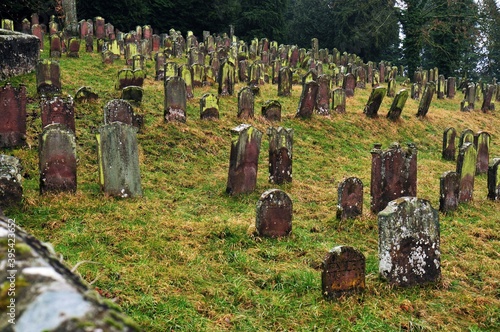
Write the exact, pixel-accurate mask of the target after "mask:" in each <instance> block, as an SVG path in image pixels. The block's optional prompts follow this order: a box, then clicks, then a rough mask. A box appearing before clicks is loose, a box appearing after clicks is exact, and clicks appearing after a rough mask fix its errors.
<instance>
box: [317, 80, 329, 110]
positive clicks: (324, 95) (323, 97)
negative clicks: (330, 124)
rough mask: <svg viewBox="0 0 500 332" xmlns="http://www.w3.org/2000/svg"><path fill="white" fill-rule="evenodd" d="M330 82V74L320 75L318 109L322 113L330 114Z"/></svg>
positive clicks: (318, 81)
mask: <svg viewBox="0 0 500 332" xmlns="http://www.w3.org/2000/svg"><path fill="white" fill-rule="evenodd" d="M330 82H331V77H330V76H328V75H320V76H318V79H317V83H318V94H317V96H316V110H317V113H318V114H320V115H329V114H330V94H331V91H330Z"/></svg>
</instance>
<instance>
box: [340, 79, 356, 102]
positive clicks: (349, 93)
mask: <svg viewBox="0 0 500 332" xmlns="http://www.w3.org/2000/svg"><path fill="white" fill-rule="evenodd" d="M342 88H343V89H344V91H345V95H346V97H348V98H350V97H354V89H355V88H356V78H355V77H354V75H353V74H351V73H349V74H347V75H345V76H344V82H343V84H342Z"/></svg>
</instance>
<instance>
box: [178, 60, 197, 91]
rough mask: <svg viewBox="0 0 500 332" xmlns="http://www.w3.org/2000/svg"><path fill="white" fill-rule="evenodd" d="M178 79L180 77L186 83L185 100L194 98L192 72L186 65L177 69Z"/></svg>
mask: <svg viewBox="0 0 500 332" xmlns="http://www.w3.org/2000/svg"><path fill="white" fill-rule="evenodd" d="M178 76H179V77H182V79H183V80H184V82H185V83H186V98H187V99H191V98H193V97H194V94H193V72H192V71H191V68H190V67H189V66H188V65H182V66H180V67H179V75H178Z"/></svg>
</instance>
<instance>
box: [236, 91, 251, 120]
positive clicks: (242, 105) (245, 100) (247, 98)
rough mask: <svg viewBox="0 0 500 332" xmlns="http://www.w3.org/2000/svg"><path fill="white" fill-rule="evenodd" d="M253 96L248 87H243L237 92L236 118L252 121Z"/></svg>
mask: <svg viewBox="0 0 500 332" xmlns="http://www.w3.org/2000/svg"><path fill="white" fill-rule="evenodd" d="M253 117H254V95H253V92H252V89H251V88H250V87H244V88H242V89H241V90H240V92H238V118H240V119H253Z"/></svg>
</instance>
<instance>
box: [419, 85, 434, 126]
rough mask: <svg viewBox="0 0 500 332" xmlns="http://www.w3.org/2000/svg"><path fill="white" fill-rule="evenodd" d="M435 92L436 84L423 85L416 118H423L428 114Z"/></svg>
mask: <svg viewBox="0 0 500 332" xmlns="http://www.w3.org/2000/svg"><path fill="white" fill-rule="evenodd" d="M435 92H436V83H434V82H427V84H426V85H425V89H424V93H423V94H422V99H420V103H419V104H418V111H417V117H419V118H423V117H425V116H427V113H428V112H429V107H430V106H431V101H432V97H434V94H435Z"/></svg>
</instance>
